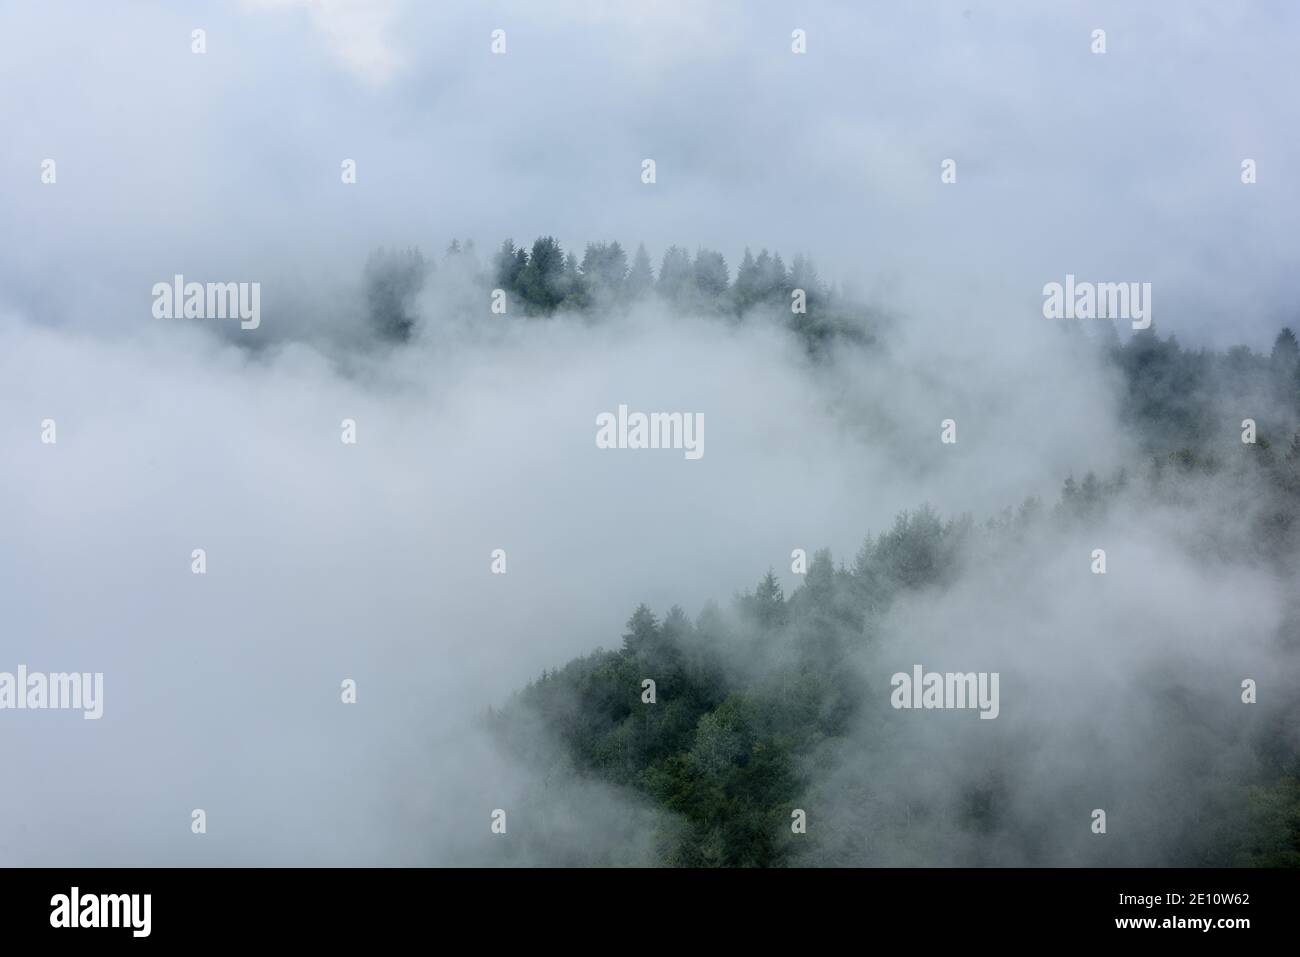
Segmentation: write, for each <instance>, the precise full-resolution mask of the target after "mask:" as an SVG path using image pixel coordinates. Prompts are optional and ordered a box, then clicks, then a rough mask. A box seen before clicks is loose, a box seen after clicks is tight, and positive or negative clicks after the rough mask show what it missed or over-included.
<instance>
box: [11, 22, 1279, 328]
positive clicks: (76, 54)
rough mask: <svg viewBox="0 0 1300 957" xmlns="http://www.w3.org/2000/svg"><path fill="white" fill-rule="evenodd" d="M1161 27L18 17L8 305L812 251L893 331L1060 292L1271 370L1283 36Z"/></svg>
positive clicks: (101, 307)
mask: <svg viewBox="0 0 1300 957" xmlns="http://www.w3.org/2000/svg"><path fill="white" fill-rule="evenodd" d="M1173 9H1174V8H1173V6H1172V5H1169V4H1133V3H1129V2H1116V3H1104V2H1103V3H1098V2H1088V3H1082V2H1080V3H1069V2H1061V3H1052V4H1050V5H1045V4H1042V3H1040V2H1036V0H1024V2H1018V0H1005V2H997V3H986V2H978V0H971V2H953V3H947V2H937V3H928V2H915V3H912V2H909V3H858V2H854V3H809V4H789V3H775V2H773V3H744V4H742V3H739V2H714V3H699V2H679V0H661V2H656V3H654V4H639V3H620V2H609V3H606V2H596V0H591V2H576V0H552V2H546V3H536V2H520V3H491V2H475V3H436V4H435V3H413V2H397V0H394V2H386V0H373V2H367V3H353V2H348V0H321V2H316V3H308V2H306V0H249V2H245V3H224V2H222V3H216V2H213V3H190V4H185V5H176V4H169V3H133V4H126V5H113V6H109V5H105V4H101V3H54V4H22V3H7V4H3V5H0V81H3V82H2V83H0V114H2V115H3V116H4V118H5V120H6V122H5V136H4V144H3V147H0V206H3V208H4V209H5V218H6V220H7V221H8V224H9V225H10V226H11V227H12V228H11V229H9V230H8V232H9V233H10V235H11V237H13V241H12V243H11V248H10V249H9V250H8V251H7V255H6V256H5V257H4V262H3V264H0V304H3V305H7V306H8V307H10V308H11V309H18V310H20V311H22V312H24V313H29V314H32V315H33V317H34V318H38V319H41V320H45V321H87V320H90V321H94V322H97V323H98V322H105V321H108V320H109V319H110V318H114V319H117V320H124V321H125V320H128V319H129V317H132V316H135V315H137V314H138V313H139V310H140V308H141V307H140V298H139V293H138V292H136V290H138V289H139V288H140V286H141V285H142V284H144V285H146V286H148V285H150V284H152V282H154V281H156V280H157V279H158V278H159V277H160V276H166V275H170V274H172V273H173V272H177V271H180V272H186V273H190V274H195V275H197V274H199V273H203V274H205V275H204V276H203V277H199V278H235V277H238V278H245V277H247V278H252V279H258V278H260V279H261V280H262V281H263V282H264V284H266V285H270V286H272V287H273V288H272V289H269V290H267V292H266V295H267V296H268V297H270V298H271V300H272V301H279V302H285V301H288V300H290V299H292V298H294V297H295V296H298V295H299V294H301V295H302V296H306V295H307V293H306V290H307V289H309V288H312V287H313V286H314V284H316V283H317V282H319V281H322V280H331V281H342V280H343V279H344V278H350V277H351V276H352V275H354V274H355V272H356V271H357V270H358V269H359V262H360V261H361V259H363V258H364V255H365V254H366V252H368V251H369V250H370V249H371V248H372V247H374V246H375V245H378V244H380V243H387V244H394V243H401V244H419V245H420V246H422V247H423V248H424V249H425V250H426V251H433V250H437V251H440V250H441V248H442V247H443V246H444V245H445V244H446V242H447V241H448V239H450V238H451V237H452V236H471V237H473V238H476V239H477V240H478V242H479V244H480V245H481V246H483V247H487V246H494V245H495V244H496V243H498V242H500V240H501V239H503V238H505V237H507V236H511V237H514V238H515V239H516V240H518V241H525V240H531V239H532V238H533V237H534V236H536V235H539V234H553V235H556V236H557V237H559V238H560V239H561V240H562V241H563V242H564V243H565V244H566V245H567V246H569V247H574V246H578V247H580V246H581V244H583V243H585V242H586V241H588V240H597V239H615V238H616V239H620V240H622V241H623V242H624V243H625V244H635V242H637V241H638V240H644V241H645V242H646V243H647V245H648V247H649V248H650V251H651V254H652V256H653V257H654V258H655V261H656V263H657V261H658V258H659V256H660V255H661V254H662V251H663V248H664V247H665V246H666V245H667V244H669V243H674V242H676V243H681V244H683V245H686V246H688V247H690V248H694V247H695V246H697V245H706V246H711V247H715V248H718V249H719V250H721V251H722V252H723V253H724V255H726V257H727V259H728V262H729V263H730V264H731V266H732V268H733V270H734V267H735V265H736V263H737V262H738V261H739V256H740V253H741V251H742V250H743V248H744V246H745V245H747V244H748V245H751V246H754V247H755V248H758V247H761V246H768V247H773V248H779V249H780V250H781V251H782V252H783V253H784V254H785V256H786V259H787V261H788V260H789V257H790V255H791V254H792V253H793V252H795V251H803V252H805V253H807V254H809V255H812V256H813V257H814V258H815V259H816V261H817V262H818V263H819V264H820V265H821V269H822V272H823V274H824V275H825V276H827V277H828V278H831V279H835V280H839V281H841V282H853V283H855V284H857V285H858V286H859V287H861V288H865V289H867V290H882V291H884V292H886V293H887V294H888V295H889V296H891V297H893V298H896V299H897V300H898V301H899V302H901V303H908V304H911V303H914V302H915V303H918V305H920V304H925V303H929V304H931V306H932V308H940V307H942V308H945V309H956V310H960V309H961V308H962V307H963V306H968V305H971V304H972V302H973V300H980V301H982V303H983V304H984V305H993V304H995V305H996V306H997V307H998V308H999V309H1004V310H1006V312H1007V314H1008V316H1009V318H1008V321H1014V320H1013V318H1011V317H1014V316H1015V315H1016V314H1017V313H1018V312H1019V311H1020V310H1026V311H1027V312H1028V313H1029V314H1031V315H1035V314H1037V310H1038V309H1039V307H1040V305H1041V288H1042V286H1043V284H1044V283H1046V282H1050V281H1053V280H1058V281H1059V280H1061V279H1063V277H1064V275H1065V274H1066V273H1067V272H1073V273H1074V274H1076V275H1077V276H1079V277H1080V278H1090V277H1091V278H1094V279H1096V280H1099V281H1108V280H1114V281H1125V280H1131V281H1136V280H1141V281H1150V282H1152V283H1153V286H1154V292H1153V297H1154V307H1155V317H1156V322H1157V325H1158V326H1159V327H1161V328H1167V329H1169V330H1170V331H1175V332H1178V333H1180V334H1181V335H1183V336H1184V337H1188V336H1190V337H1192V338H1194V339H1196V340H1197V341H1204V342H1207V343H1216V344H1224V343H1231V342H1236V341H1241V340H1245V341H1248V342H1250V343H1251V344H1252V345H1254V346H1256V347H1259V348H1263V347H1265V346H1267V345H1268V342H1269V340H1270V339H1271V337H1272V335H1273V334H1274V333H1275V332H1276V329H1277V328H1278V326H1279V325H1281V324H1282V323H1283V322H1284V321H1286V322H1290V321H1293V320H1294V318H1295V315H1294V314H1295V303H1296V302H1297V301H1298V300H1300V296H1298V295H1297V293H1298V292H1300V290H1298V289H1297V286H1298V285H1300V278H1298V274H1297V271H1296V270H1295V268H1294V265H1295V263H1294V256H1293V250H1294V246H1293V243H1292V242H1291V239H1292V234H1293V231H1294V222H1295V216H1294V212H1295V210H1296V204H1297V199H1298V198H1300V192H1298V188H1297V180H1296V177H1295V176H1294V175H1292V171H1293V170H1295V169H1296V168H1298V167H1300V146H1298V145H1297V141H1298V137H1297V130H1298V129H1300V115H1298V110H1297V104H1296V102H1295V98H1294V97H1293V96H1291V95H1290V94H1291V92H1292V91H1294V90H1295V89H1296V87H1297V82H1296V81H1297V59H1296V57H1295V55H1294V49H1293V47H1294V44H1293V37H1294V36H1295V33H1296V29H1297V25H1298V24H1297V20H1300V8H1296V7H1295V5H1294V4H1291V3H1287V2H1260V3H1250V4H1230V3H1220V2H1201V3H1179V4H1177V7H1176V9H1177V13H1176V15H1173V13H1172V10H1173ZM198 27H201V28H203V29H205V30H206V31H207V53H206V54H204V55H202V56H198V55H194V54H193V53H191V51H190V45H191V39H190V34H191V31H192V29H194V28H198ZM796 28H799V29H803V30H805V31H806V33H807V48H808V52H807V54H806V55H803V56H797V55H795V54H793V53H792V52H791V38H790V35H791V31H792V30H793V29H796ZM494 29H502V30H504V31H505V32H506V39H507V53H506V54H505V55H493V54H492V53H491V52H490V42H491V40H490V36H491V32H492V31H493V30H494ZM1094 29H1104V30H1105V31H1106V38H1107V40H1106V42H1107V52H1106V53H1105V54H1104V55H1096V54H1093V53H1092V52H1090V45H1091V43H1092V40H1091V33H1092V31H1093V30H1094ZM46 158H53V159H55V160H56V162H57V164H58V167H57V170H58V184H57V187H55V188H50V187H47V186H42V184H41V183H40V163H41V161H42V160H43V159H46ZM345 158H351V159H355V160H356V161H357V163H358V183H357V184H356V185H355V186H354V187H353V186H348V187H345V186H344V185H342V184H341V182H340V175H339V172H340V163H341V162H342V160H343V159H345ZM645 158H653V159H654V160H655V161H656V163H657V165H658V182H657V183H656V184H655V185H653V186H647V185H644V184H642V183H641V181H640V169H641V166H640V164H641V161H642V160H643V159H645ZM946 158H952V159H955V160H956V161H957V164H958V167H957V169H958V181H957V183H956V184H955V185H944V184H941V183H940V180H939V172H940V169H939V164H940V162H941V161H942V160H944V159H946ZM1244 158H1251V159H1254V160H1256V162H1257V164H1258V183H1256V184H1255V185H1253V186H1244V185H1243V184H1242V183H1241V182H1240V164H1241V161H1242V160H1243V159H1244ZM215 272H222V273H223V275H222V276H221V277H216V276H211V277H209V276H207V275H206V274H208V273H215ZM224 273H230V274H231V275H230V276H225V275H224ZM295 290H296V291H295ZM936 300H937V301H938V303H937V304H936Z"/></svg>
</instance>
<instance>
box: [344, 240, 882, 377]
mask: <svg viewBox="0 0 1300 957" xmlns="http://www.w3.org/2000/svg"><path fill="white" fill-rule="evenodd" d="M443 266H444V267H451V268H452V269H454V271H455V272H456V273H457V275H459V276H462V277H465V278H468V279H469V280H470V281H471V282H473V283H475V284H476V285H477V286H479V287H480V288H481V289H482V291H483V296H482V302H483V310H484V313H485V315H486V314H489V310H490V305H491V298H490V294H491V293H492V292H493V291H494V290H500V292H501V293H502V294H503V296H504V298H503V299H502V300H501V302H500V305H499V306H498V309H499V310H500V309H503V310H504V312H503V313H501V312H499V313H498V314H501V315H504V316H518V317H546V316H552V315H555V314H556V313H557V312H572V313H577V314H582V315H591V316H595V317H606V316H609V315H617V314H618V313H620V312H622V311H624V310H626V309H628V308H630V307H632V306H634V305H635V304H637V303H641V302H645V301H648V300H657V301H659V302H661V303H663V304H665V305H666V306H668V307H669V308H671V309H672V310H673V311H674V312H675V313H677V314H683V315H700V316H714V317H729V318H732V319H741V318H743V317H745V316H747V315H749V314H751V313H754V312H755V311H756V310H762V311H763V312H765V313H768V314H770V315H773V316H779V317H781V320H782V321H783V322H784V323H785V324H786V325H787V326H788V327H789V328H790V330H791V331H792V332H793V333H794V334H796V335H797V336H799V338H800V339H801V340H802V341H803V343H804V344H805V346H806V347H807V348H808V350H809V351H810V352H812V353H818V352H820V351H822V350H824V349H826V348H827V347H828V346H829V345H830V344H831V342H832V341H833V340H836V339H848V340H852V341H856V342H865V341H868V340H869V339H870V338H871V330H872V327H873V324H874V322H875V320H876V319H877V317H876V316H875V315H874V314H873V312H872V311H871V310H870V309H869V308H868V307H866V306H865V305H863V304H862V303H858V302H855V301H853V300H852V299H851V298H850V297H848V296H845V295H844V294H843V293H842V292H841V291H840V290H839V289H838V288H836V287H835V286H832V285H828V284H827V283H825V282H823V281H822V279H821V278H820V276H819V275H818V273H817V268H816V266H815V265H814V264H813V262H812V261H811V260H810V259H808V258H806V257H804V256H802V255H796V256H795V257H794V259H792V260H791V262H790V264H789V265H788V266H787V265H786V263H785V261H784V260H783V259H782V258H781V254H780V253H769V252H768V250H766V249H763V250H760V251H759V253H758V255H757V256H755V255H754V254H753V253H752V252H751V251H750V250H749V249H746V250H745V253H744V257H743V258H742V260H741V262H740V265H739V267H738V268H737V270H736V274H735V278H734V281H733V279H732V276H731V272H730V269H729V267H728V265H727V261H726V259H725V258H724V257H723V255H722V254H721V253H719V252H716V251H714V250H710V249H703V248H701V249H697V250H696V251H695V253H694V255H692V254H691V253H690V252H688V251H687V250H686V249H684V248H683V247H680V246H670V247H669V248H668V249H667V250H666V251H665V252H664V254H663V257H662V258H661V260H660V262H659V266H658V268H657V269H656V268H655V266H654V265H653V264H652V262H651V259H650V255H649V253H647V252H646V248H645V245H644V244H638V246H637V249H636V252H635V253H634V254H633V255H632V256H631V257H629V256H628V253H627V251H626V250H625V249H624V247H623V246H622V244H620V243H619V242H617V241H614V242H597V243H588V244H587V246H586V248H585V249H584V250H583V253H582V256H581V257H579V256H578V255H577V254H576V253H575V252H574V251H572V250H570V251H567V252H566V251H565V250H564V248H563V247H562V246H561V245H560V243H559V241H558V240H556V239H555V238H554V237H552V236H543V237H540V238H538V239H536V240H534V242H533V243H532V246H531V247H524V246H516V245H515V243H514V241H513V240H510V239H507V240H505V241H504V242H503V243H502V244H501V246H500V247H499V248H498V249H497V251H496V252H495V253H494V254H493V255H492V257H491V260H490V262H489V263H487V264H486V266H485V265H484V264H483V263H482V262H481V261H480V259H479V256H478V252H477V249H476V248H475V246H474V244H473V242H472V241H468V240H467V241H466V242H464V243H461V242H460V241H459V240H453V241H452V243H451V244H450V245H449V246H448V247H447V250H446V253H445V254H444V257H443ZM437 269H438V265H437V263H435V261H434V260H432V259H428V258H426V257H425V256H424V255H423V254H422V253H421V252H420V251H419V250H418V249H407V250H392V251H390V250H386V249H380V250H378V251H376V252H375V253H374V254H372V255H371V257H370V259H369V260H368V262H367V264H366V269H365V276H364V283H365V294H366V306H367V309H368V313H369V318H370V322H371V325H372V327H373V328H374V329H375V330H376V332H377V333H378V334H379V335H380V336H381V337H382V338H385V339H388V340H393V341H399V342H400V341H405V340H407V339H409V338H410V336H411V335H412V333H413V331H414V328H415V325H416V323H417V321H418V317H417V312H416V299H417V297H418V295H419V293H420V291H421V290H422V289H423V288H424V286H425V284H426V283H427V282H428V281H429V280H430V278H431V277H432V276H433V275H434V274H435V272H436V271H437Z"/></svg>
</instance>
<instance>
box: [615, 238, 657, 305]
mask: <svg viewBox="0 0 1300 957" xmlns="http://www.w3.org/2000/svg"><path fill="white" fill-rule="evenodd" d="M654 281H655V277H654V271H653V270H652V269H651V268H650V255H649V253H647V252H646V251H645V243H638V244H637V247H636V255H635V256H634V257H633V258H632V269H631V270H630V271H629V272H628V274H627V282H626V283H624V286H623V288H624V291H625V292H626V294H627V298H628V299H629V300H631V301H633V302H635V301H636V300H638V299H644V298H645V296H646V295H647V294H648V293H649V292H650V289H651V288H652V287H653V286H654Z"/></svg>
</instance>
